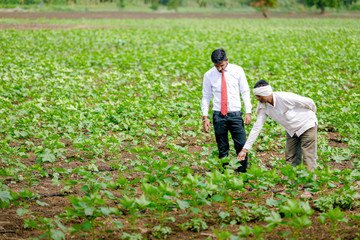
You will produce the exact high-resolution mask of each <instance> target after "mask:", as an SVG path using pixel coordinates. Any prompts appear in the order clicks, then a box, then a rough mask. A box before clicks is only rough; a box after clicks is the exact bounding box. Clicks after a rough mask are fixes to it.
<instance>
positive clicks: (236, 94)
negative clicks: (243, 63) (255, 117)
mask: <svg viewBox="0 0 360 240" xmlns="http://www.w3.org/2000/svg"><path fill="white" fill-rule="evenodd" d="M225 79H226V87H227V96H228V112H237V111H240V110H241V101H240V93H241V97H242V99H243V102H244V105H245V113H251V101H250V88H249V84H248V82H247V79H246V76H245V72H244V70H243V68H242V67H240V66H238V65H235V64H231V63H229V64H228V65H227V67H226V69H225ZM221 82H222V73H221V72H219V71H218V70H217V69H216V68H215V67H213V68H211V69H210V70H209V71H207V72H206V73H205V75H204V81H203V90H202V95H203V97H202V100H201V112H202V114H203V116H208V112H209V105H210V100H211V98H212V97H213V110H214V111H220V110H221Z"/></svg>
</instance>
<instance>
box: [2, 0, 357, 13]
mask: <svg viewBox="0 0 360 240" xmlns="http://www.w3.org/2000/svg"><path fill="white" fill-rule="evenodd" d="M356 1H357V0H0V4H1V5H31V4H48V5H74V4H80V5H94V4H95V5H98V4H102V3H116V5H117V6H118V7H119V8H126V6H128V5H132V6H139V5H141V6H148V7H150V8H151V9H153V10H158V9H159V8H160V7H163V6H166V7H167V8H168V9H173V10H177V9H178V8H179V7H194V8H237V7H243V6H252V7H254V8H256V9H259V10H261V11H262V13H263V15H264V17H268V10H269V9H270V8H276V7H279V6H280V7H284V6H285V7H289V6H297V5H298V6H308V7H313V6H315V7H316V8H318V9H320V10H321V13H322V14H323V13H325V8H337V7H345V8H349V7H350V6H351V5H353V4H354V3H356Z"/></svg>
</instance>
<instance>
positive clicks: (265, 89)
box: [253, 85, 273, 97]
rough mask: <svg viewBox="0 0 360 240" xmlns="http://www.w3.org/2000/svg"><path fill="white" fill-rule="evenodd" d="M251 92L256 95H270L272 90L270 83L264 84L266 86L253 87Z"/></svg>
mask: <svg viewBox="0 0 360 240" xmlns="http://www.w3.org/2000/svg"><path fill="white" fill-rule="evenodd" d="M253 92H254V94H255V95H256V96H264V97H266V96H270V95H271V94H272V92H273V91H272V88H271V86H270V85H266V86H262V87H257V88H254V89H253Z"/></svg>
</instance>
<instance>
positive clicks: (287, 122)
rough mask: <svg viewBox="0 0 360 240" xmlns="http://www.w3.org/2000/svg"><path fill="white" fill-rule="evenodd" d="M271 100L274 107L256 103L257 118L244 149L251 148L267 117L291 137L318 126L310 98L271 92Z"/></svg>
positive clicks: (313, 105) (314, 107)
mask: <svg viewBox="0 0 360 240" xmlns="http://www.w3.org/2000/svg"><path fill="white" fill-rule="evenodd" d="M273 98H274V106H273V105H271V104H270V103H261V102H259V103H258V106H257V108H256V111H257V113H258V116H257V119H256V122H255V123H254V126H253V128H252V129H251V132H250V134H249V137H248V139H247V141H246V143H245V146H244V148H245V149H250V148H251V147H252V145H253V144H254V142H255V140H256V138H257V137H258V135H259V133H260V130H261V129H262V127H263V125H264V123H265V121H266V118H267V117H268V116H269V117H270V118H271V119H273V120H274V121H276V122H278V123H279V124H281V125H282V126H283V127H284V128H285V129H286V131H287V133H288V134H289V135H290V136H291V137H293V136H294V135H295V134H296V136H301V134H303V133H304V132H305V131H306V130H308V129H309V128H312V127H314V126H315V124H318V120H317V118H316V115H315V112H316V106H315V103H314V101H313V100H312V99H311V98H308V97H303V96H299V95H297V94H295V93H288V92H273Z"/></svg>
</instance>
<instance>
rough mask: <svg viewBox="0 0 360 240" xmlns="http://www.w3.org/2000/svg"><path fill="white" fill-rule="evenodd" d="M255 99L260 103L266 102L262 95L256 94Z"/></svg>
mask: <svg viewBox="0 0 360 240" xmlns="http://www.w3.org/2000/svg"><path fill="white" fill-rule="evenodd" d="M256 100H258V101H259V102H261V103H266V100H265V97H264V96H258V95H256Z"/></svg>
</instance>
